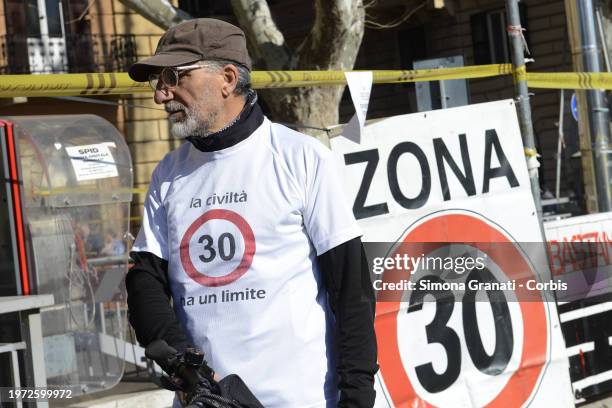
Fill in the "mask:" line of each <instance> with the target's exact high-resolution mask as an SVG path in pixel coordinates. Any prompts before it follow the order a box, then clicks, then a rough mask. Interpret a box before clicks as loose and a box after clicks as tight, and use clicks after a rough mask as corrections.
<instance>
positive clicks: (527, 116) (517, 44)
mask: <svg viewBox="0 0 612 408" xmlns="http://www.w3.org/2000/svg"><path fill="white" fill-rule="evenodd" d="M506 14H507V16H508V37H509V39H510V46H511V48H512V54H511V55H512V66H513V68H514V72H515V75H514V87H515V92H516V99H517V109H518V118H519V125H520V128H521V135H522V137H523V146H524V147H525V155H526V156H527V169H528V170H529V181H530V183H531V193H532V194H533V200H534V202H535V207H536V210H537V213H538V221H539V222H540V227H541V226H542V204H541V200H540V182H539V179H538V166H539V164H538V162H537V158H536V148H535V138H534V135H533V123H532V121H531V106H530V105H529V90H528V88H527V78H526V76H525V72H526V69H525V55H524V50H525V44H524V37H523V28H522V26H521V17H520V14H519V7H518V0H506Z"/></svg>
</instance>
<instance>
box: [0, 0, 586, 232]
mask: <svg viewBox="0 0 612 408" xmlns="http://www.w3.org/2000/svg"><path fill="white" fill-rule="evenodd" d="M378 3H381V4H380V5H378V4H377V3H371V5H370V6H369V7H370V8H369V9H368V10H367V14H368V23H367V25H366V27H367V28H366V31H365V35H364V39H363V43H362V46H361V49H360V52H359V55H358V58H357V62H356V66H355V69H412V68H413V67H415V66H419V65H418V64H419V63H420V62H422V61H423V60H430V59H435V58H447V57H460V58H461V59H462V60H463V62H462V63H463V65H475V64H490V63H504V62H509V61H510V50H509V45H508V40H507V34H506V23H505V12H504V5H505V2H504V1H503V0H465V1H463V0H462V1H452V0H444V1H442V0H431V1H426V2H419V1H408V2H406V1H385V2H378ZM269 4H270V6H271V10H272V14H273V17H274V18H275V21H276V22H277V24H278V26H279V28H280V29H281V31H283V33H284V34H285V38H286V40H287V42H288V44H289V45H290V46H293V47H295V46H297V45H298V44H299V42H300V41H301V39H302V38H303V37H304V35H306V34H307V33H308V31H309V30H310V28H311V21H312V17H313V13H314V9H313V6H312V2H308V1H303V0H286V1H276V0H270V1H269ZM174 5H175V6H177V7H180V8H182V9H183V10H185V11H187V12H188V13H190V14H191V15H192V16H194V17H216V18H221V19H225V20H228V21H230V22H233V23H236V19H235V18H234V16H233V14H232V10H231V6H230V4H229V2H227V1H221V0H208V1H196V0H175V1H174ZM410 8H413V9H415V10H414V13H410V17H409V18H407V19H406V21H402V22H401V24H399V25H396V26H389V25H388V24H386V23H388V22H390V21H395V20H397V16H401V15H405V14H406V13H407V12H408V11H410ZM521 14H522V17H523V21H524V23H523V25H524V26H525V27H526V29H527V31H526V33H525V37H526V40H527V43H528V46H529V51H530V56H529V57H530V58H533V59H534V62H532V63H530V64H529V65H528V70H530V71H550V72H552V71H571V70H572V62H571V53H570V51H569V49H570V47H569V45H568V41H567V27H566V15H565V7H564V2H563V1H562V0H525V1H522V2H521ZM380 26H385V27H384V28H381V27H380ZM162 33H163V30H162V29H160V28H159V27H157V26H155V25H154V24H152V23H150V22H149V21H147V20H146V19H145V18H143V17H142V16H140V15H138V14H136V13H134V12H132V11H130V10H129V9H127V8H126V7H125V6H124V5H123V4H122V3H121V2H120V1H119V0H68V1H60V0H25V1H24V0H1V1H0V73H1V74H28V73H32V74H47V73H69V72H120V71H125V70H127V68H128V67H129V66H130V64H131V63H133V62H134V61H136V60H137V59H138V58H141V57H145V56H148V55H151V54H152V53H153V52H154V49H155V46H156V44H157V41H158V39H159V37H160V36H161V34H162ZM255 69H257V67H256V68H255ZM466 89H467V93H466V95H465V101H464V102H467V103H472V104H473V103H480V102H486V101H493V100H499V99H505V98H512V97H513V95H514V88H513V83H512V77H511V76H506V77H495V78H486V79H477V80H470V81H468V82H467V84H466ZM276 92H282V90H279V91H276ZM436 92H437V93H436ZM533 92H534V94H533V96H532V98H531V106H532V111H533V123H534V130H535V136H536V144H537V148H538V151H539V152H540V154H541V155H542V157H541V159H540V161H541V164H542V167H541V174H540V179H541V186H542V189H543V190H544V191H548V192H554V190H555V183H556V164H557V161H556V150H557V141H558V127H557V123H558V122H559V103H560V92H559V91H558V90H534V91H533ZM570 97H571V92H565V94H564V99H565V102H566V105H565V106H568V105H569V98H570ZM462 98H463V96H462ZM95 99H96V100H97V101H96V100H94V101H92V102H99V101H100V100H102V101H104V102H112V103H113V104H111V105H109V104H100V103H83V102H75V101H68V100H65V99H61V98H53V99H49V98H28V99H24V98H15V99H12V100H3V101H0V103H1V104H2V105H1V106H0V113H1V114H2V115H3V116H5V115H23V114H59V113H64V114H65V113H95V114H98V115H100V116H102V117H104V118H106V119H107V120H109V121H111V122H112V123H113V124H115V125H116V126H117V127H118V129H119V130H120V131H121V132H122V133H123V134H124V136H125V138H126V140H127V142H128V144H129V146H130V149H131V152H132V155H133V161H134V175H135V178H134V179H135V187H136V188H137V189H139V190H140V191H141V190H143V189H145V188H146V186H147V185H148V181H149V178H150V174H151V172H152V170H153V168H154V166H155V165H156V163H157V162H158V161H159V160H160V159H161V158H162V157H163V156H164V154H166V153H167V152H168V151H169V150H171V149H174V148H175V147H177V145H178V142H177V141H175V140H173V139H172V138H171V137H170V136H169V134H168V125H167V122H166V114H165V112H164V111H163V109H162V107H160V106H157V105H155V104H154V103H153V101H152V99H151V96H150V95H149V94H143V95H131V96H128V95H125V96H120V97H119V96H104V97H102V96H100V97H97V98H95ZM420 99H422V98H421V95H420V94H419V92H418V89H417V86H415V85H414V84H384V85H374V87H373V92H372V97H371V102H370V111H369V113H368V119H374V118H381V117H387V116H392V115H398V114H405V113H411V112H416V111H418V110H419V104H422V100H420ZM429 99H430V100H429V102H428V103H429V104H430V105H429V106H431V107H438V106H440V104H441V100H440V95H439V87H437V88H436V86H433V87H432V88H431V92H430V93H429ZM340 113H341V121H342V122H344V121H347V120H348V119H349V118H350V116H351V115H352V113H353V108H352V104H351V101H350V95H349V94H348V91H345V95H344V98H343V102H342V104H341V108H340ZM564 123H565V125H564V133H565V138H566V140H565V142H566V145H567V149H566V151H565V153H564V155H563V158H562V173H561V195H562V196H571V197H573V198H574V199H575V200H576V202H577V203H579V205H580V207H581V208H582V209H583V210H584V208H585V206H584V203H583V201H584V199H583V183H582V171H581V163H580V159H577V158H572V155H573V154H574V153H576V152H577V151H579V149H578V142H577V130H576V125H575V121H574V119H573V118H572V117H571V115H570V114H569V109H566V114H565V116H564ZM304 125H308V124H304ZM330 125H332V124H330ZM142 199H143V194H142V193H138V194H136V195H135V196H134V206H133V214H134V216H135V219H136V223H135V224H134V230H135V229H136V227H137V224H138V221H137V218H138V216H139V215H140V211H141V210H140V208H141V204H142Z"/></svg>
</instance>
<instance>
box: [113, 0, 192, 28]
mask: <svg viewBox="0 0 612 408" xmlns="http://www.w3.org/2000/svg"><path fill="white" fill-rule="evenodd" d="M119 2H120V3H121V4H123V5H124V6H126V7H128V8H130V9H132V10H134V11H135V12H137V13H138V14H140V15H142V16H143V17H144V18H146V19H147V20H149V21H150V22H152V23H153V24H155V25H156V26H159V27H161V28H163V29H164V30H167V29H168V28H170V27H172V26H174V25H177V24H178V23H180V22H182V21H185V20H189V19H191V18H192V17H191V16H190V15H189V14H187V13H186V12H184V11H183V10H181V9H176V8H174V7H173V6H172V4H170V2H169V1H168V0H119Z"/></svg>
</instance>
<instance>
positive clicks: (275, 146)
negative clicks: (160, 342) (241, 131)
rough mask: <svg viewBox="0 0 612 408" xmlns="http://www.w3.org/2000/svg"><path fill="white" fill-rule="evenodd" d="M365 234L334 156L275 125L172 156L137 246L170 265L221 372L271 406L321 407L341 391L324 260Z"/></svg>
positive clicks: (193, 328)
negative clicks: (320, 261) (220, 145)
mask: <svg viewBox="0 0 612 408" xmlns="http://www.w3.org/2000/svg"><path fill="white" fill-rule="evenodd" d="M360 235H361V232H360V230H359V228H358V227H357V223H356V221H355V219H354V217H353V214H352V212H351V211H350V209H349V207H348V205H347V204H346V201H345V199H344V196H343V194H342V186H341V184H340V179H339V176H338V174H337V171H336V167H335V161H334V158H333V155H332V153H331V151H329V150H328V149H327V148H326V147H325V146H323V145H322V144H321V143H320V142H319V141H317V140H316V139H314V138H312V137H309V136H306V135H303V134H301V133H298V132H295V131H293V130H290V129H288V128H286V127H284V126H281V125H277V124H272V123H271V122H270V121H269V120H268V119H264V122H263V123H262V125H261V126H260V127H259V128H258V129H257V130H256V131H255V132H254V133H253V134H252V135H251V136H249V137H248V138H246V139H245V140H243V141H241V142H239V143H238V144H236V145H234V146H231V147H228V148H226V149H222V150H219V151H213V152H202V151H199V150H197V149H196V148H195V147H193V146H192V145H191V143H185V144H183V145H182V146H181V147H180V148H178V149H177V150H175V151H173V152H171V153H169V154H168V155H167V156H166V157H165V158H164V159H163V160H162V161H161V162H160V164H159V165H158V166H157V168H156V169H155V171H154V172H153V176H152V180H151V185H150V187H149V193H148V196H147V199H146V202H145V213H144V219H143V225H142V228H141V230H140V232H139V234H138V237H137V239H136V242H135V243H134V246H133V249H132V250H134V251H147V252H151V253H153V254H155V255H157V256H158V257H160V258H163V259H165V260H167V261H168V269H169V271H168V276H169V281H170V286H171V291H172V296H173V301H174V309H175V311H176V314H177V316H178V318H179V320H180V321H181V323H182V324H183V327H184V328H185V329H186V331H187V333H188V335H189V336H190V338H191V340H192V342H193V344H194V345H195V346H197V347H200V348H201V349H202V350H203V351H204V352H205V353H206V359H207V361H208V363H209V365H210V366H211V367H213V369H214V370H216V371H217V372H218V373H219V374H220V375H221V376H225V375H227V374H231V373H236V374H238V375H240V376H241V377H242V379H243V380H244V381H245V382H246V384H247V385H248V386H249V388H250V389H251V390H252V391H253V393H254V394H255V395H256V396H257V398H258V399H259V400H260V401H261V403H262V404H263V405H264V406H265V407H283V408H285V407H321V406H326V405H327V404H332V405H333V404H334V403H335V401H336V399H337V397H338V391H337V379H336V373H335V363H334V357H335V355H336V352H335V350H334V349H333V346H332V344H333V342H332V341H329V342H326V334H327V335H329V336H332V337H333V332H332V330H327V326H328V325H329V321H330V319H329V316H327V313H328V310H327V299H326V296H325V292H324V291H322V290H321V287H322V279H321V276H320V273H319V270H318V268H317V263H316V256H317V255H320V254H322V253H324V252H326V251H328V250H329V249H331V248H334V247H336V246H338V245H340V244H342V243H344V242H346V241H348V240H350V239H352V238H355V237H357V236H360ZM328 340H331V338H330V339H328Z"/></svg>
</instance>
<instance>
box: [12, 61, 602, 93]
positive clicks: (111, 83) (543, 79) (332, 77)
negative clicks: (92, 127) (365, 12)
mask: <svg viewBox="0 0 612 408" xmlns="http://www.w3.org/2000/svg"><path fill="white" fill-rule="evenodd" d="M372 74H373V79H374V83H375V84H385V83H402V82H423V81H441V80H449V79H474V78H486V77H495V76H502V75H513V76H514V78H515V80H527V82H528V84H529V87H530V88H551V89H561V88H563V89H612V73H589V72H527V70H526V68H525V66H521V67H519V68H517V69H516V70H513V69H512V65H510V64H491V65H474V66H467V67H456V68H438V69H423V70H404V71H391V70H389V71H385V70H382V71H372ZM251 79H252V84H253V87H254V88H255V89H262V88H292V87H304V86H325V85H342V84H345V83H346V78H345V76H344V72H343V71H254V72H253V73H252V77H251ZM142 92H150V88H149V85H148V83H146V82H134V81H133V80H131V79H130V78H129V76H128V75H127V73H110V74H108V73H107V74H97V73H96V74H49V75H2V76H0V98H12V97H17V96H26V97H34V96H88V95H121V94H125V95H127V94H134V93H142Z"/></svg>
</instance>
